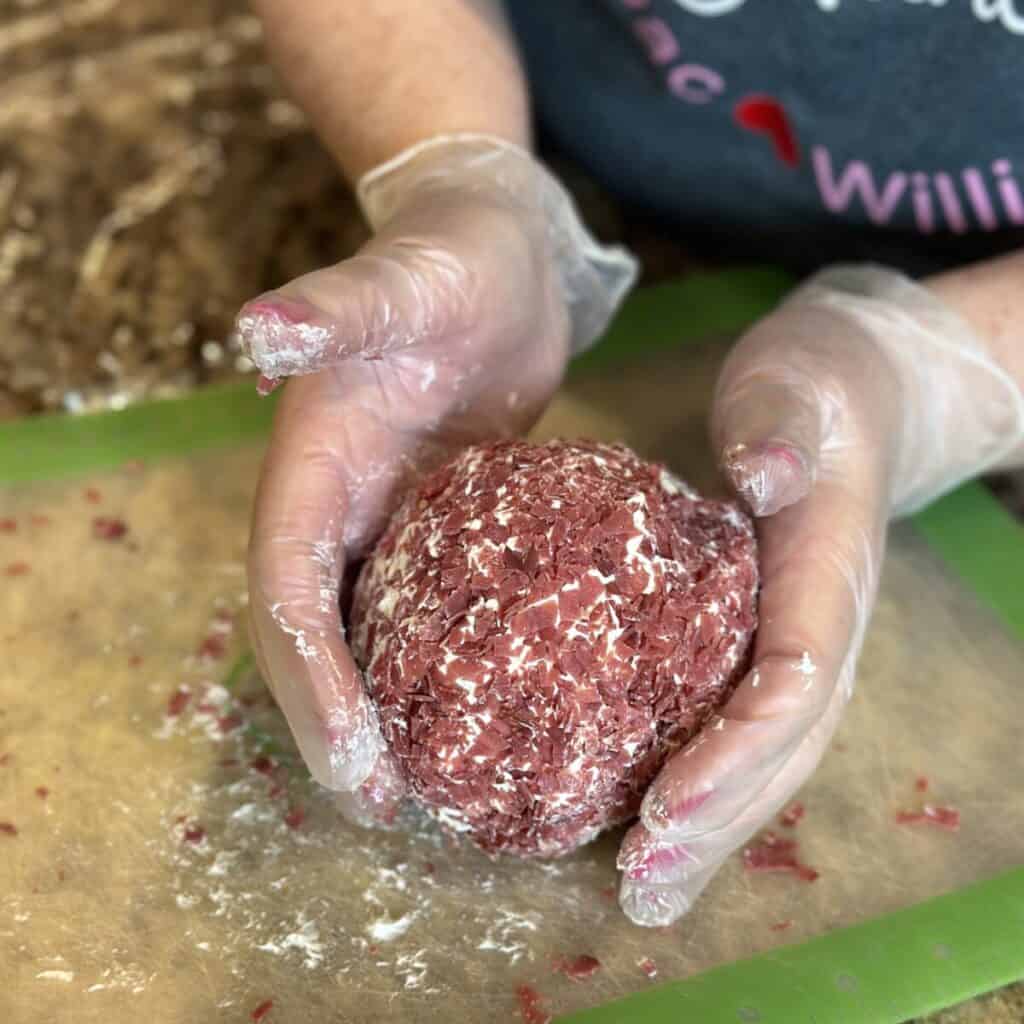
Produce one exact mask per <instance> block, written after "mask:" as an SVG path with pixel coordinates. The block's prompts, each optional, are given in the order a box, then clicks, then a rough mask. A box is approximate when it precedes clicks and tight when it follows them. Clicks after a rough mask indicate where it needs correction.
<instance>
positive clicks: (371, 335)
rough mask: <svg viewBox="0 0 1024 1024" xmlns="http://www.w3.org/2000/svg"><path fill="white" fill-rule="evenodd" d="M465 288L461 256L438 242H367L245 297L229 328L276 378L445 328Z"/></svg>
mask: <svg viewBox="0 0 1024 1024" xmlns="http://www.w3.org/2000/svg"><path fill="white" fill-rule="evenodd" d="M468 290H469V287H468V282H467V274H466V272H465V269H464V267H463V266H462V264H461V263H460V261H458V260H457V259H456V258H455V257H454V256H453V255H452V254H451V253H450V252H448V251H446V250H444V249H442V248H441V247H439V246H437V245H436V244H432V243H430V242H428V241H424V240H409V241H396V242H392V243H377V242H371V243H370V244H369V245H368V246H367V247H366V248H364V249H363V250H362V251H361V252H360V253H359V254H357V255H356V256H354V257H352V258H351V259H347V260H343V261H342V262H340V263H336V264H334V265H333V266H331V267H325V268H323V269H322V270H315V271H313V272H312V273H309V274H304V275H303V276H302V277H298V278H296V279H295V280H294V281H291V282H289V283H288V284H286V285H284V286H283V287H281V288H278V289H275V290H274V291H270V292H266V293H264V294H263V295H260V296H258V297H257V298H255V299H253V300H252V301H251V302H248V303H246V304H245V305H244V306H243V307H242V309H241V311H240V312H239V314H238V317H237V318H236V321H235V330H236V335H237V337H238V340H239V342H240V344H241V347H242V350H243V352H245V354H246V355H247V356H248V357H249V358H250V359H251V360H252V361H253V363H255V365H256V366H257V367H258V369H259V370H260V372H261V373H262V374H263V376H264V377H266V378H268V379H270V380H272V381H275V380H279V379H281V378H282V377H290V376H295V375H301V374H310V373H316V372H317V371H319V370H323V369H326V368H327V367H331V366H335V365H337V364H338V363H341V362H344V361H345V360H347V359H353V358H362V359H379V358H381V357H383V356H385V355H386V354H387V353H388V352H391V351H394V350H395V349H400V348H403V347H405V346H407V345H410V344H412V343H413V342H415V341H417V340H419V339H421V338H424V337H427V336H437V335H439V334H443V333H444V332H445V331H447V330H448V329H449V328H450V327H451V326H452V325H453V324H454V323H455V322H456V320H458V319H459V318H460V317H461V314H462V311H463V310H465V308H466V306H467V302H466V295H467V293H468Z"/></svg>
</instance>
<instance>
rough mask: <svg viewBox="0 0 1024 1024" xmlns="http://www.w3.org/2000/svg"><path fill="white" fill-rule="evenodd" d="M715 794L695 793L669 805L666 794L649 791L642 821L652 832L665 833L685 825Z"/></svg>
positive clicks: (710, 791) (708, 791)
mask: <svg viewBox="0 0 1024 1024" xmlns="http://www.w3.org/2000/svg"><path fill="white" fill-rule="evenodd" d="M713 793H714V789H706V790H705V791H704V792H703V793H694V794H692V795H691V796H688V797H686V798H685V799H683V800H680V801H679V802H678V803H669V801H668V798H667V797H666V796H665V795H664V794H662V793H660V792H658V791H656V790H653V789H652V790H649V791H648V793H647V796H646V797H644V802H643V806H642V808H641V813H640V817H641V820H642V821H643V823H644V825H646V826H647V828H648V829H650V831H652V832H655V833H657V832H665V831H666V830H668V829H670V828H674V827H675V826H677V825H680V824H683V823H684V822H685V821H686V820H687V818H689V817H690V815H691V814H694V813H695V812H696V811H697V810H699V809H700V808H701V807H703V806H704V804H706V803H707V802H708V800H710V799H711V796H712V794H713Z"/></svg>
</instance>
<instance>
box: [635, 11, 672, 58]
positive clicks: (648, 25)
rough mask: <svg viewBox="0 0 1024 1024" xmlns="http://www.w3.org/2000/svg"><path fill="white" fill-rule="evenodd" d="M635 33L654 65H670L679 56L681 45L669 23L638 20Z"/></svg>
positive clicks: (652, 19)
mask: <svg viewBox="0 0 1024 1024" xmlns="http://www.w3.org/2000/svg"><path fill="white" fill-rule="evenodd" d="M633 31H634V32H635V33H636V36H637V38H638V39H639V40H640V42H642V43H643V44H644V47H645V48H646V49H647V56H648V57H649V58H650V60H651V62H652V63H654V64H670V63H671V62H672V61H674V60H675V59H676V57H678V56H679V43H677V42H676V37H675V36H674V35H673V34H672V29H670V28H669V27H668V23H667V22H665V21H662V19H661V18H637V19H636V21H634V22H633Z"/></svg>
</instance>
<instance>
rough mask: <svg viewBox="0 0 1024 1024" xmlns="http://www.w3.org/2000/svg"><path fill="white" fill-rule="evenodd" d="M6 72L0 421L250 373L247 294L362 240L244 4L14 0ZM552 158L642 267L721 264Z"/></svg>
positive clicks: (348, 198)
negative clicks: (234, 325)
mask: <svg viewBox="0 0 1024 1024" xmlns="http://www.w3.org/2000/svg"><path fill="white" fill-rule="evenodd" d="M0 66H2V67H3V68H4V71H5V74H4V76H3V81H2V82H0V295H2V300H0V420H4V419H10V418H13V417H16V416H24V415H31V414H34V413H39V412H53V411H65V412H71V413H77V412H83V411H89V410H94V409H102V408H120V407H123V406H124V405H126V404H128V403H130V402H134V401H138V400H139V399H141V398H146V397H163V396H168V395H173V394H177V393H181V392H184V391H188V390H190V389H193V388H197V387H203V386H204V385H207V384H209V383H213V382H224V381H228V380H231V379H236V378H238V377H239V376H240V375H243V374H247V373H250V372H251V370H252V367H251V366H250V365H249V363H248V361H247V360H246V359H245V358H244V357H243V356H241V354H240V353H239V352H238V350H237V348H236V346H235V345H234V344H233V342H232V340H231V322H232V318H233V316H234V313H235V311H236V310H237V309H238V307H239V306H240V305H241V304H242V303H243V302H244V301H245V300H246V299H247V298H250V297H251V296H253V295H256V294H258V293H259V292H261V291H264V290H266V289H268V288H270V287H272V286H274V285H277V284H280V283H282V282H284V281H286V280H288V279H289V278H291V277H294V276H296V275H298V274H301V273H303V272H305V271H308V270H311V269H313V268H314V267H318V266H322V265H324V264H326V263H331V262H334V261H336V260H339V259H342V258H343V257H345V256H347V255H348V254H350V253H352V252H353V251H354V250H355V249H356V248H357V247H358V246H359V244H360V242H361V241H362V240H363V239H364V238H365V234H366V229H365V227H364V225H363V223H362V220H361V218H360V215H359V212H358V210H357V208H356V205H355V203H354V201H353V198H352V195H351V193H350V191H349V190H348V189H347V188H346V186H345V185H344V183H343V182H342V181H341V180H340V179H339V176H338V174H337V172H336V170H335V168H334V166H333V164H332V162H331V160H330V158H329V157H328V156H327V155H326V153H325V152H324V151H323V150H322V149H321V148H320V146H319V145H318V143H317V142H316V140H315V139H313V138H312V137H311V135H310V134H309V132H308V130H307V127H306V123H305V119H304V117H303V115H302V114H301V112H300V111H299V110H298V109H297V108H296V107H295V106H294V105H293V104H292V103H291V102H289V101H288V99H287V98H286V97H285V96H284V95H283V94H282V92H281V91H280V89H279V88H278V86H277V84H276V82H275V79H274V75H273V73H272V71H271V70H270V68H269V67H268V66H267V64H266V62H265V60H264V57H263V52H262V47H261V39H260V27H259V23H258V22H257V20H256V19H255V18H254V17H253V16H252V15H251V14H250V13H249V11H248V9H247V6H246V4H245V3H244V2H243V0H183V2H179V3H175V4H166V3H161V2H159V0H0ZM546 156H547V159H548V160H549V162H550V163H552V164H553V165H554V166H555V168H556V170H557V171H558V172H559V174H560V175H561V176H562V178H563V180H565V181H566V182H567V184H568V185H569V187H570V188H571V190H572V191H573V192H574V194H575V195H576V197H577V200H578V202H579V204H580V206H581V208H582V209H583V212H584V216H585V218H586V220H587V221H588V223H589V224H590V225H591V227H592V228H593V229H594V230H595V231H596V232H597V234H599V235H600V236H601V237H602V238H604V239H606V240H616V241H621V242H624V243H625V244H626V245H628V246H629V247H630V248H632V249H633V250H634V251H635V252H636V253H637V255H638V256H639V257H640V259H641V261H642V264H643V273H644V280H645V281H647V282H650V281H657V280H662V279H665V278H668V277H672V276H677V275H680V274H683V273H686V272H687V271H688V270H691V269H693V268H694V267H696V266H700V267H702V268H703V269H708V268H709V264H708V263H707V261H702V260H697V259H695V258H694V257H693V256H692V255H691V254H690V253H688V252H687V250H686V248H685V246H683V245H682V244H681V243H680V242H679V241H678V240H677V239H674V238H672V237H670V236H667V235H665V234H664V233H661V232H659V230H658V229H657V227H656V226H655V225H653V224H651V223H649V222H647V221H645V220H644V219H643V218H642V217H640V216H638V215H637V214H636V213H635V212H633V211H629V210H625V209H623V208H622V207H621V206H620V205H619V204H617V203H616V202H615V201H614V200H613V199H612V198H611V197H610V196H608V195H607V194H604V193H602V192H601V190H599V189H598V188H597V186H595V185H594V184H593V183H592V182H591V181H589V180H588V179H587V178H586V177H585V176H584V175H583V174H581V173H580V172H579V171H578V169H577V168H575V167H572V166H570V165H568V164H566V162H565V161H564V160H561V159H559V158H558V157H557V156H556V155H553V154H550V153H548V154H546ZM993 487H994V489H996V490H997V492H998V493H999V494H1000V495H1001V497H1002V498H1003V499H1004V500H1005V501H1006V502H1007V504H1009V505H1010V506H1011V507H1012V508H1013V509H1014V510H1015V512H1016V513H1017V514H1018V515H1021V516H1022V517H1024V476H1020V477H1018V478H1016V479H1014V478H1009V477H1007V478H1002V479H1000V480H997V481H993Z"/></svg>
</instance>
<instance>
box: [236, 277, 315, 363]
mask: <svg viewBox="0 0 1024 1024" xmlns="http://www.w3.org/2000/svg"><path fill="white" fill-rule="evenodd" d="M334 330H335V326H334V324H333V323H332V321H331V319H330V318H329V317H328V316H327V315H326V314H325V313H324V312H323V311H322V310H320V309H317V308H316V307H315V306H313V305H311V304H310V303H308V302H304V301H301V300H296V299H289V298H285V297H284V296H279V295H274V294H270V295H267V296H264V297H261V298H258V299H254V300H253V301H252V302H250V303H248V304H247V305H245V306H243V307H242V310H241V312H240V313H239V314H238V318H237V319H236V321H235V336H236V337H237V339H238V341H239V343H240V345H241V347H242V351H243V352H244V353H245V354H246V355H247V356H248V357H249V358H250V359H251V360H252V361H253V362H254V363H255V364H256V366H257V368H258V369H259V370H260V372H261V373H262V374H263V376H264V377H265V378H266V379H267V380H268V381H273V380H277V379H280V378H283V377H290V376H293V375H295V374H303V373H312V372H314V371H315V370H316V369H317V367H318V366H319V363H320V360H321V358H322V357H323V354H324V351H325V349H326V348H327V347H328V345H329V344H330V343H331V341H332V339H333V338H334Z"/></svg>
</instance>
